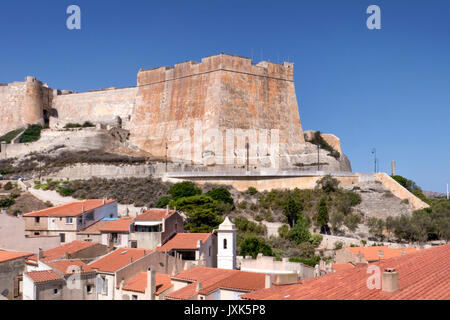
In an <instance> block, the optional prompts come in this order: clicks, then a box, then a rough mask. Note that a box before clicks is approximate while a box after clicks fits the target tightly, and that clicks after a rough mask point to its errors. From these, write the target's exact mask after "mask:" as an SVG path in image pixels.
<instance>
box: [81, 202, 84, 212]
mask: <svg viewBox="0 0 450 320" xmlns="http://www.w3.org/2000/svg"><path fill="white" fill-rule="evenodd" d="M81 213H84V204H82V205H81Z"/></svg>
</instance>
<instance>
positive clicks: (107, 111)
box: [50, 87, 137, 129]
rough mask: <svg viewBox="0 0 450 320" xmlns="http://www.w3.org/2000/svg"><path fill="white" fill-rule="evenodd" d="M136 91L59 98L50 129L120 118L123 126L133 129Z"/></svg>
mask: <svg viewBox="0 0 450 320" xmlns="http://www.w3.org/2000/svg"><path fill="white" fill-rule="evenodd" d="M136 92H137V88H136V87H132V88H124V89H106V90H99V91H91V92H83V93H70V94H62V95H57V96H55V98H54V100H53V109H54V110H55V111H54V114H53V116H52V119H51V122H50V126H51V127H52V128H61V127H64V126H65V125H66V124H67V123H79V124H83V123H84V122H85V121H90V122H92V123H105V124H110V123H115V121H116V120H117V117H120V119H121V121H122V127H123V128H124V129H130V128H129V123H130V119H131V115H132V113H133V107H134V101H135V97H136Z"/></svg>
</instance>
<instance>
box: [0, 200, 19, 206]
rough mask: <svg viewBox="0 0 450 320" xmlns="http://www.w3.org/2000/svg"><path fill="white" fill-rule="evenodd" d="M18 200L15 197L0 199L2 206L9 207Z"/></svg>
mask: <svg viewBox="0 0 450 320" xmlns="http://www.w3.org/2000/svg"><path fill="white" fill-rule="evenodd" d="M15 202H16V201H15V200H14V199H13V198H6V199H0V208H9V207H11V206H12V205H13V204H14V203H15Z"/></svg>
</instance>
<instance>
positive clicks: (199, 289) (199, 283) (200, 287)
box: [196, 281, 203, 292]
mask: <svg viewBox="0 0 450 320" xmlns="http://www.w3.org/2000/svg"><path fill="white" fill-rule="evenodd" d="M202 289H203V286H202V283H201V282H200V281H197V288H196V291H197V292H200V291H201V290H202Z"/></svg>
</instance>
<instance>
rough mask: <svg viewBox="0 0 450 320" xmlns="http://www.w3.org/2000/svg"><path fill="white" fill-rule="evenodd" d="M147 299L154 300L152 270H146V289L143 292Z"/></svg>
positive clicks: (154, 284) (154, 281)
mask: <svg viewBox="0 0 450 320" xmlns="http://www.w3.org/2000/svg"><path fill="white" fill-rule="evenodd" d="M145 293H146V295H147V297H149V298H150V300H155V293H156V271H155V270H153V269H152V268H148V270H147V288H146V290H145Z"/></svg>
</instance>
